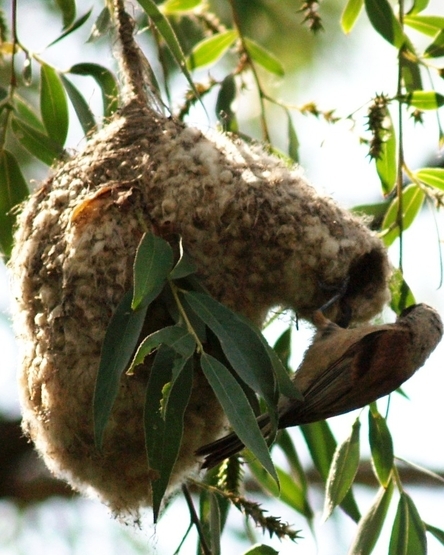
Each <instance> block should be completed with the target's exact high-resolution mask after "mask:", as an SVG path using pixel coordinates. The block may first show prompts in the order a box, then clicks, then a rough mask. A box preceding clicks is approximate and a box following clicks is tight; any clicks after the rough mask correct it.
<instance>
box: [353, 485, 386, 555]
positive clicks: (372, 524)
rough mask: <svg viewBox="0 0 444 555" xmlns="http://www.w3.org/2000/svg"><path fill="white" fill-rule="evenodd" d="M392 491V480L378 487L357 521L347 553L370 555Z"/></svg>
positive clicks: (384, 517) (383, 520)
mask: <svg viewBox="0 0 444 555" xmlns="http://www.w3.org/2000/svg"><path fill="white" fill-rule="evenodd" d="M393 491H394V486H393V480H390V481H389V483H388V485H387V488H384V487H382V486H381V487H380V488H379V491H378V494H377V496H376V498H375V500H374V501H373V503H372V506H371V507H370V509H369V511H368V512H367V514H366V515H365V516H363V517H362V518H361V520H360V521H359V524H358V529H357V531H356V536H355V538H354V540H353V543H352V545H351V547H350V550H349V552H348V555H370V553H371V552H372V551H373V548H374V547H375V545H376V542H377V541H378V538H379V535H380V533H381V530H382V527H383V526H384V523H385V521H386V518H387V513H388V510H389V507H390V501H391V499H392V496H393Z"/></svg>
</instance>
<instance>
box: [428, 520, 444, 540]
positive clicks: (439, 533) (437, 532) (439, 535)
mask: <svg viewBox="0 0 444 555" xmlns="http://www.w3.org/2000/svg"><path fill="white" fill-rule="evenodd" d="M424 526H425V528H426V530H427V532H430V533H431V534H432V536H434V537H435V538H436V539H437V540H438V541H439V542H440V543H441V544H442V545H444V530H441V529H440V528H436V527H435V526H432V525H431V524H427V523H426V522H424Z"/></svg>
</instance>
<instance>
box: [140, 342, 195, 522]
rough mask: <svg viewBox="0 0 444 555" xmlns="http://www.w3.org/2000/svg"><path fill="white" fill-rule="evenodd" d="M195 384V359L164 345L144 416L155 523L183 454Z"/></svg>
mask: <svg viewBox="0 0 444 555" xmlns="http://www.w3.org/2000/svg"><path fill="white" fill-rule="evenodd" d="M178 359H179V360H178ZM174 365H178V366H179V368H180V371H179V372H178V374H177V377H176V379H175V381H174V383H173V384H172V385H171V388H170V390H169V395H168V406H167V408H166V410H165V411H162V410H161V403H162V399H163V395H164V389H165V386H166V384H167V383H168V382H169V380H170V378H171V374H172V370H173V367H174ZM192 385H193V364H192V361H191V360H188V361H185V360H184V359H180V357H178V355H177V353H176V352H175V351H174V350H172V349H170V348H169V347H166V346H162V347H161V348H160V349H159V351H158V352H157V354H156V357H155V359H154V362H153V365H152V367H151V371H150V377H149V380H148V385H147V390H146V398H145V407H144V418H143V419H144V430H145V446H146V450H147V455H148V464H149V468H150V478H151V488H152V493H153V514H154V522H157V518H158V516H159V510H160V505H161V503H162V499H163V496H164V495H165V492H166V490H167V487H168V483H169V480H170V476H171V472H172V470H173V467H174V464H175V462H176V460H177V456H178V454H179V449H180V446H181V443H182V437H183V417H184V413H185V409H186V407H187V405H188V401H189V399H190V395H191V389H192Z"/></svg>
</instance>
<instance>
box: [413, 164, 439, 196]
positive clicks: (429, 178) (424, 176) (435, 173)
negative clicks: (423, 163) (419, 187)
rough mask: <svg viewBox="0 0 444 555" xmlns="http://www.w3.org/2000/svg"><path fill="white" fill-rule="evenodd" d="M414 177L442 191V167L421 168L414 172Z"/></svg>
mask: <svg viewBox="0 0 444 555" xmlns="http://www.w3.org/2000/svg"><path fill="white" fill-rule="evenodd" d="M414 176H415V177H416V179H418V180H419V181H421V183H425V184H426V185H429V186H430V187H434V188H435V189H439V190H440V191H444V169H443V168H421V169H420V170H417V171H416V172H415V173H414Z"/></svg>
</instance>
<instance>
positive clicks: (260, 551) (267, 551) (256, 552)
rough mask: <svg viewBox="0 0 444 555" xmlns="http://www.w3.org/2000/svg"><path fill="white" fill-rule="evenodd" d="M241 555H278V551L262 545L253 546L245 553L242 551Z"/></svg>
mask: <svg viewBox="0 0 444 555" xmlns="http://www.w3.org/2000/svg"><path fill="white" fill-rule="evenodd" d="M242 555H279V551H276V549H273V548H272V547H270V546H269V545H265V544H263V543H261V544H257V545H253V547H250V548H249V549H248V550H247V551H244V552H243V554H242Z"/></svg>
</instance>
